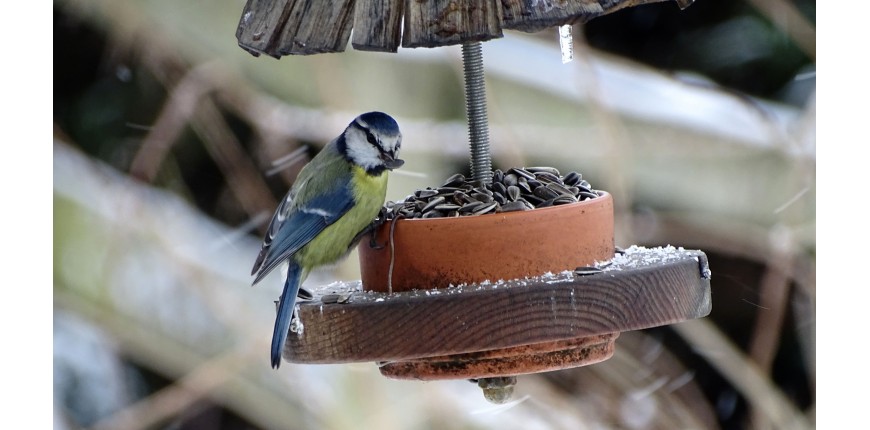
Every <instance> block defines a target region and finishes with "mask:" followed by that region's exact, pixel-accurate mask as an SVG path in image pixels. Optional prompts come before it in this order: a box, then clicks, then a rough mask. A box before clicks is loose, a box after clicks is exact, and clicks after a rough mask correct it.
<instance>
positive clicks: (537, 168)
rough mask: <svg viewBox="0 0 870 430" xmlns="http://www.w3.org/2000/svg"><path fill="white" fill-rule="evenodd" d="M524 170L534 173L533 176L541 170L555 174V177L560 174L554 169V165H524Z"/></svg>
mask: <svg viewBox="0 0 870 430" xmlns="http://www.w3.org/2000/svg"><path fill="white" fill-rule="evenodd" d="M526 170H528V171H529V172H532V173H534V174H535V176H537V174H538V173H541V172H546V173H549V174H551V175H553V176H555V177H556V178H558V177H559V176H561V174H560V173H559V169H556V168H555V167H540V166H539V167H526Z"/></svg>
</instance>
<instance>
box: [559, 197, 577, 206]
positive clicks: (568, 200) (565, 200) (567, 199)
mask: <svg viewBox="0 0 870 430" xmlns="http://www.w3.org/2000/svg"><path fill="white" fill-rule="evenodd" d="M571 203H577V199H576V198H574V196H559V197H556V199H555V200H554V201H553V204H554V205H568V204H571Z"/></svg>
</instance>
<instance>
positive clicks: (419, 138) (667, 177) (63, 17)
mask: <svg viewBox="0 0 870 430" xmlns="http://www.w3.org/2000/svg"><path fill="white" fill-rule="evenodd" d="M244 3H245V2H244V0H211V1H203V0H189V1H184V2H176V1H169V0H149V1H145V0H63V1H60V0H58V1H55V2H54V17H53V18H54V19H53V25H54V54H53V55H54V103H53V126H54V150H53V152H54V160H53V162H54V172H53V176H54V179H53V183H54V186H53V189H54V197H53V207H54V209H53V210H54V225H53V228H54V247H53V261H54V266H53V274H54V276H53V279H54V290H53V297H54V298H53V301H54V303H53V307H54V322H53V325H54V345H53V355H54V369H53V376H54V422H55V428H59V429H77V428H95V429H98V428H106V429H109V428H124V429H138V428H143V429H144V428H172V429H199V428H220V429H242V428H245V429H247V428H270V429H271V428H275V429H279V428H281V429H283V428H286V429H297V428H298V429H312V428H325V429H355V428H379V429H481V428H499V429H513V428H517V429H536V428H541V429H550V428H553V429H582V428H593V429H601V428H630V429H635V428H637V429H650V428H661V429H672V428H811V427H814V423H815V374H816V365H815V345H816V341H815V311H816V306H815V297H816V288H815V284H816V282H815V280H816V274H815V267H816V258H815V256H816V252H815V251H816V234H815V219H816V214H815V196H816V177H815V166H816V139H815V132H816V129H815V124H816V122H815V121H816V112H815V106H816V104H815V88H816V85H815V57H816V55H815V40H816V36H815V30H814V27H815V2H813V1H805V0H796V1H791V0H743V1H732V2H722V1H716V0H697V1H696V3H695V4H694V5H692V6H691V7H689V8H688V9H686V10H682V11H681V10H679V8H678V7H677V6H676V4H675V3H673V2H664V3H656V4H651V5H645V6H639V7H634V8H628V9H625V10H622V11H620V12H617V13H614V14H612V15H608V16H604V17H601V18H597V19H595V20H593V21H591V22H590V23H587V24H585V25H575V26H574V27H573V30H574V48H575V52H574V56H575V60H574V61H573V62H571V63H568V64H562V62H561V55H560V51H559V45H558V34H557V30H556V29H555V28H553V29H549V30H545V31H542V32H540V33H535V34H525V33H519V32H513V31H506V34H505V37H504V38H503V39H498V40H493V41H489V42H486V43H484V45H483V54H484V64H485V70H486V79H487V81H486V83H487V97H488V109H489V117H490V124H491V141H492V142H491V145H492V150H493V157H494V164H495V167H499V168H502V169H507V168H509V167H514V166H530V165H548V166H554V167H557V168H559V169H560V170H562V171H563V172H568V171H571V170H577V171H580V172H581V173H583V176H584V178H585V179H587V180H589V181H590V182H591V183H592V185H593V186H595V187H596V188H598V189H604V190H607V191H609V192H610V193H611V194H613V195H614V197H615V200H616V205H617V208H616V211H617V214H616V217H617V219H616V221H617V223H616V224H617V232H616V242H617V244H618V245H619V246H622V247H628V246H630V245H632V244H637V245H647V246H656V245H667V244H671V245H675V246H683V247H686V248H693V249H701V250H703V251H704V252H706V253H707V255H708V257H709V259H710V265H711V268H712V270H713V279H712V294H713V311H712V313H711V315H710V316H709V317H707V318H704V319H701V320H696V321H690V322H685V323H681V324H677V325H674V326H669V327H660V328H655V329H650V330H643V331H638V332H630V333H623V334H622V335H621V336H620V338H619V339H618V341H617V351H616V353H615V355H614V357H613V358H612V359H610V360H609V361H606V362H604V363H600V364H596V365H593V366H588V367H584V368H578V369H571V370H564V371H559V372H553V373H549V374H543V375H530V376H523V377H520V378H519V384H518V386H517V389H516V393H515V396H514V398H515V399H516V400H517V401H516V402H514V403H512V404H509V405H506V406H495V405H491V404H489V403H487V402H486V401H485V400H484V399H483V396H482V395H481V393H480V390H479V389H478V388H477V387H476V386H474V385H472V384H470V383H468V382H465V381H455V382H429V383H422V382H408V381H393V380H388V379H385V378H383V377H381V376H380V374H379V373H378V371H377V369H376V367H375V365H374V364H373V363H369V364H354V365H292V364H285V365H283V366H282V367H281V368H280V370H279V371H274V370H272V369H271V368H270V366H269V360H268V354H267V351H268V344H269V339H270V336H271V327H272V321H273V318H274V306H273V301H274V300H275V298H277V296H278V294H279V293H280V279H278V277H277V276H274V275H271V276H270V277H269V278H267V280H266V281H265V282H263V283H261V284H259V285H258V286H256V287H254V288H251V287H250V281H251V278H250V277H249V276H248V274H249V272H250V266H251V264H252V262H253V259H254V257H255V256H256V253H257V251H258V249H259V243H260V239H261V232H262V230H263V228H264V227H265V225H266V224H267V223H268V218H269V216H270V215H271V213H272V211H273V210H274V207H275V205H276V202H277V201H278V199H280V198H281V197H282V196H283V194H284V192H285V191H286V190H287V188H288V187H289V184H291V183H292V180H293V178H294V177H295V174H296V173H297V172H298V169H299V168H300V167H301V166H302V163H301V162H296V163H286V162H282V157H283V156H285V155H287V154H290V153H292V152H293V151H294V150H296V149H298V148H306V149H305V151H306V153H305V154H306V158H310V157H311V156H313V155H314V154H315V153H316V151H317V150H318V149H319V148H320V147H321V146H322V145H323V144H324V143H325V142H327V141H328V140H330V139H332V138H333V137H335V136H336V135H337V134H338V133H339V132H340V131H341V130H342V129H343V128H344V127H345V126H346V125H347V123H348V122H349V121H350V120H351V119H352V118H353V117H354V116H356V115H357V114H359V113H361V112H364V111H369V110H382V111H385V112H388V113H390V114H392V115H393V116H394V117H396V118H397V120H398V121H399V124H400V126H401V127H402V130H403V134H404V144H403V155H402V158H404V159H405V160H406V161H407V164H406V167H405V168H403V169H402V170H405V171H407V172H411V173H412V174H404V175H399V174H396V175H393V176H392V177H391V182H390V188H389V190H388V196H387V198H388V199H390V200H398V199H401V198H402V197H404V196H405V195H407V194H409V193H411V192H413V191H414V190H416V189H419V188H424V187H426V186H435V185H438V184H440V183H441V182H442V181H443V180H444V179H445V178H446V177H448V176H450V175H451V174H453V173H456V172H463V173H466V172H467V171H468V155H467V144H466V135H465V133H466V131H465V123H464V98H463V84H462V68H461V59H460V50H459V48H458V47H443V48H436V49H424V48H421V49H402V48H400V50H399V52H398V53H397V54H384V53H372V52H358V51H354V50H353V49H352V48H350V47H349V48H348V50H347V51H346V52H344V53H341V54H323V55H316V56H305V57H301V56H300V57H284V58H282V59H281V60H275V59H272V58H268V57H260V58H255V57H253V56H251V55H250V54H248V53H247V52H245V51H243V50H242V49H241V48H239V47H238V46H237V43H236V40H235V29H236V25H237V24H238V21H239V17H240V14H241V11H242V8H243V6H244ZM303 161H304V160H303ZM465 245H466V244H457V246H465ZM518 246H521V245H518ZM358 277H359V273H358V267H357V260H356V256H355V254H354V255H351V256H350V257H349V258H348V260H347V261H345V262H344V263H342V264H340V265H338V266H336V267H333V268H329V269H326V270H322V271H320V272H318V273H316V274H314V275H312V276H311V277H310V278H309V280H308V282H307V285H309V286H315V285H319V284H325V283H329V282H332V281H333V280H353V279H358Z"/></svg>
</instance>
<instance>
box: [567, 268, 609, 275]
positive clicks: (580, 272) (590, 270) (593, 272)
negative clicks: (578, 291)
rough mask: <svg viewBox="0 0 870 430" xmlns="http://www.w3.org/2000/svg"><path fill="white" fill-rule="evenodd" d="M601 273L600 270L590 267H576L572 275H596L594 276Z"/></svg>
mask: <svg viewBox="0 0 870 430" xmlns="http://www.w3.org/2000/svg"><path fill="white" fill-rule="evenodd" d="M601 272H603V270H601V269H599V268H597V267H591V266H586V267H578V268H576V269H574V274H575V275H577V276H589V275H596V274H599V273H601Z"/></svg>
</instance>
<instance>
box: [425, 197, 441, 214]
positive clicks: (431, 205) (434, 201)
mask: <svg viewBox="0 0 870 430" xmlns="http://www.w3.org/2000/svg"><path fill="white" fill-rule="evenodd" d="M441 203H444V196H438V197H435V198H434V199H432V200H429V203H428V204H426V206H423V209H422V212H429V211H430V210H432V209H434V208H435V206H438V205H440V204H441Z"/></svg>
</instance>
